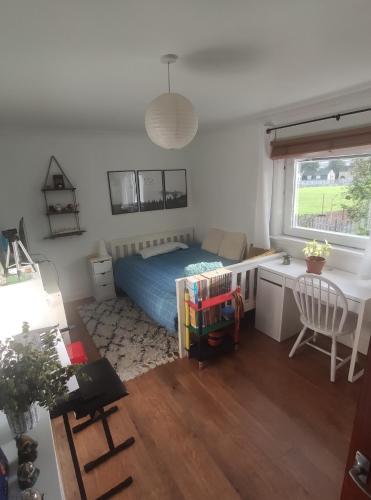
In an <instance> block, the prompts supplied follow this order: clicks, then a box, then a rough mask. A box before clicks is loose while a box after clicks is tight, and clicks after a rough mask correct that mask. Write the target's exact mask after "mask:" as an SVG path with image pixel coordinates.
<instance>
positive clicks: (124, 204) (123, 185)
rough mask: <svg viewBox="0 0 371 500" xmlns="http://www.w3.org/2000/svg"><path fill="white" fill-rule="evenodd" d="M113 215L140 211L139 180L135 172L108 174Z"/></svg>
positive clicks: (112, 172) (119, 171) (122, 171)
mask: <svg viewBox="0 0 371 500" xmlns="http://www.w3.org/2000/svg"><path fill="white" fill-rule="evenodd" d="M107 176H108V186H109V193H110V198H111V211H112V215H117V214H130V213H133V212H138V211H139V206H138V189H137V178H136V175H135V171H134V170H117V171H110V172H107Z"/></svg>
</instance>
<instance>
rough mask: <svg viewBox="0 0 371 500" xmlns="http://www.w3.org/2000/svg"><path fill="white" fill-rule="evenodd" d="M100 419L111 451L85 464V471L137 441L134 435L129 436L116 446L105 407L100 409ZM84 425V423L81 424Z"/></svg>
mask: <svg viewBox="0 0 371 500" xmlns="http://www.w3.org/2000/svg"><path fill="white" fill-rule="evenodd" d="M98 412H99V414H100V415H99V416H100V420H101V421H102V424H103V429H104V434H105V435H106V439H107V444H108V446H109V451H107V452H106V453H104V454H103V455H101V456H100V457H98V458H96V459H95V460H92V461H91V462H88V463H87V464H85V465H84V470H85V472H90V471H91V470H92V469H94V468H95V467H97V466H98V465H100V464H102V463H104V462H105V461H106V460H108V459H109V458H111V457H113V456H115V455H117V453H120V451H123V450H126V449H127V448H129V447H130V446H132V445H133V444H134V442H135V439H134V437H133V436H131V437H129V438H128V439H126V441H124V442H123V443H120V444H119V445H117V446H115V445H114V442H113V439H112V434H111V431H110V428H109V425H108V422H107V417H106V415H105V411H104V409H103V408H99V409H98ZM81 425H83V424H81Z"/></svg>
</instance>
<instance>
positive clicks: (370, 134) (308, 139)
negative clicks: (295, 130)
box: [270, 126, 371, 159]
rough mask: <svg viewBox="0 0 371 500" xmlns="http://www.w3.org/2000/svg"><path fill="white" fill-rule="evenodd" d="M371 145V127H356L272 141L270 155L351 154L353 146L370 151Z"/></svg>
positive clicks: (356, 149)
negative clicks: (329, 152)
mask: <svg viewBox="0 0 371 500" xmlns="http://www.w3.org/2000/svg"><path fill="white" fill-rule="evenodd" d="M370 145H371V127H370V126H367V127H355V128H350V129H349V128H347V129H340V130H336V131H333V132H326V133H325V132H321V133H319V134H314V135H304V136H301V137H288V138H286V139H279V140H274V141H272V142H271V150H270V157H271V158H273V159H279V158H299V157H302V156H307V155H308V154H310V153H317V154H318V153H321V152H324V151H326V152H327V151H336V152H337V154H339V153H340V152H341V151H344V150H345V152H346V153H348V154H349V150H350V149H351V148H355V151H357V152H359V151H360V150H361V149H362V148H364V147H366V148H367V149H368V151H369V149H370Z"/></svg>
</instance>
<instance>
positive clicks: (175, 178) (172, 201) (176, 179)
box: [164, 169, 188, 208]
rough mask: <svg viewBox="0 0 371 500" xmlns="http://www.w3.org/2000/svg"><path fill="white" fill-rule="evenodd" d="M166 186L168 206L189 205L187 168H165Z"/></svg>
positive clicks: (179, 206) (180, 206) (166, 202)
mask: <svg viewBox="0 0 371 500" xmlns="http://www.w3.org/2000/svg"><path fill="white" fill-rule="evenodd" d="M164 186H165V207H166V208H182V207H186V206H187V205H188V200H187V172H186V170H184V169H181V170H164Z"/></svg>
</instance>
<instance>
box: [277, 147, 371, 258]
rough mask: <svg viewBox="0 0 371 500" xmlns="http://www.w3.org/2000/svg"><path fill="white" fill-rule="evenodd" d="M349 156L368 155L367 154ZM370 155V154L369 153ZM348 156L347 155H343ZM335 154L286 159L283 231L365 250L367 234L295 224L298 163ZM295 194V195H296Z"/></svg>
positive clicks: (295, 235) (331, 157)
mask: <svg viewBox="0 0 371 500" xmlns="http://www.w3.org/2000/svg"><path fill="white" fill-rule="evenodd" d="M349 156H366V155H365V154H360V155H354V153H353V154H350V155H349ZM368 156H369V155H368ZM341 157H346V155H344V154H343V155H341ZM333 158H334V156H330V155H329V156H321V157H316V158H287V159H286V160H285V182H284V186H285V187H284V207H283V233H284V234H285V235H287V236H294V237H297V238H305V239H310V240H313V239H316V240H327V241H328V242H329V243H332V244H334V245H339V246H344V247H348V248H357V249H362V250H364V249H365V248H366V247H367V245H368V242H369V240H370V238H369V237H367V236H358V235H353V234H345V233H335V232H332V231H324V230H321V229H311V228H303V227H298V226H295V225H294V216H295V212H294V210H295V201H296V199H295V196H296V190H295V181H296V178H295V177H296V176H295V171H296V164H297V163H298V162H300V161H303V160H307V159H308V160H312V159H313V160H314V159H315V160H322V159H324V160H325V159H326V160H327V159H333ZM294 195H295V196H294Z"/></svg>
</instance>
